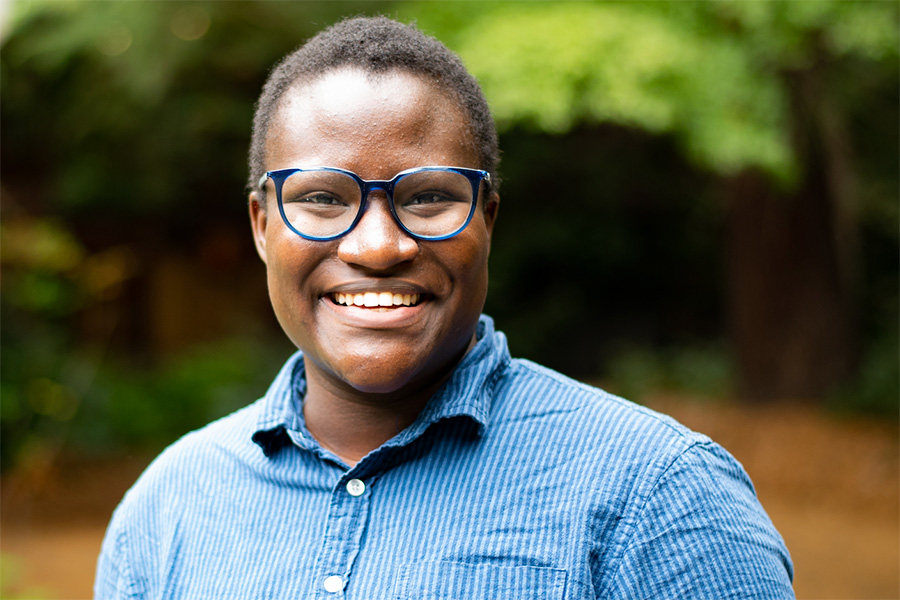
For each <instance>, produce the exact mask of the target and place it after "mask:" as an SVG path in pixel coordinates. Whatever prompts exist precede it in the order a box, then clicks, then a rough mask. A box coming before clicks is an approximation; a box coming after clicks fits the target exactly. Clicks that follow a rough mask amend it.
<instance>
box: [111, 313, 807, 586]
mask: <svg viewBox="0 0 900 600" xmlns="http://www.w3.org/2000/svg"><path fill="white" fill-rule="evenodd" d="M478 338H479V341H478V343H477V345H476V346H475V347H474V348H473V349H472V350H471V351H470V352H469V353H468V355H466V357H465V358H464V359H463V360H462V362H461V363H460V364H459V365H458V366H457V368H456V369H455V371H454V372H453V374H452V375H451V377H450V379H449V380H448V381H447V382H446V384H445V385H444V386H443V387H442V388H441V389H440V390H439V391H438V392H437V394H436V395H435V396H434V398H432V400H431V401H430V403H429V404H428V405H427V407H426V408H425V409H424V410H423V412H422V413H421V415H420V416H419V418H418V419H417V420H416V422H415V423H413V424H412V425H411V426H410V427H408V428H407V429H405V430H404V431H402V432H401V433H400V434H398V435H397V436H396V437H395V438H393V439H391V440H389V441H388V442H386V443H385V444H384V445H383V446H381V447H380V448H378V449H376V450H374V451H373V452H371V453H370V454H369V455H368V456H366V457H365V458H364V459H363V460H361V461H360V462H359V463H358V464H357V465H356V466H355V467H353V468H348V467H347V466H346V465H345V464H343V463H342V461H341V460H340V459H339V458H338V457H337V456H335V455H334V454H332V453H331V452H329V451H328V450H326V449H324V448H323V447H321V446H320V445H319V444H318V443H317V442H316V441H315V440H314V439H313V438H312V437H311V436H310V434H309V432H308V431H307V430H306V427H305V426H304V422H303V413H302V410H301V408H302V402H303V397H304V390H305V379H304V368H303V359H302V356H301V355H300V353H298V354H296V355H294V356H293V357H292V358H291V359H290V360H288V362H287V363H286V364H285V366H284V368H283V369H282V371H281V373H280V374H279V375H278V376H277V378H276V379H275V381H274V382H273V384H272V386H271V387H270V389H269V390H268V392H267V393H266V395H265V396H264V397H263V398H262V399H260V400H259V401H257V402H255V403H253V404H251V405H250V406H248V407H246V408H244V409H242V410H240V411H238V412H236V413H234V414H232V415H230V416H228V417H225V418H223V419H221V420H219V421H216V422H214V423H212V424H210V425H208V426H207V427H205V428H203V429H201V430H199V431H195V432H193V433H190V434H188V435H186V436H185V437H184V438H182V439H181V440H179V441H178V442H176V443H175V444H173V445H172V446H171V447H169V448H168V449H167V450H166V451H165V452H163V453H162V454H161V455H160V456H159V457H158V458H157V459H156V460H155V461H154V463H153V464H152V465H151V466H150V467H149V468H148V469H147V471H146V472H145V473H144V474H143V475H142V476H141V478H140V479H139V480H138V481H137V483H136V484H135V485H134V487H132V489H131V490H129V492H128V493H127V494H126V496H125V498H124V499H123V500H122V503H121V504H120V505H119V507H118V508H117V509H116V512H115V514H114V516H113V519H112V522H111V523H110V525H109V529H108V531H107V534H106V538H105V540H104V542H103V550H102V552H101V555H100V559H99V563H98V568H97V579H96V582H95V596H96V597H97V598H165V599H174V598H242V599H243V598H274V599H283V598H284V599H286V598H321V599H324V600H328V599H335V600H337V599H344V598H346V599H366V600H371V599H383V598H392V599H408V598H430V599H450V598H453V599H478V600H489V599H495V598H505V599H518V598H541V599H549V598H623V599H624V598H628V599H634V598H665V599H674V598H715V599H723V598H765V599H767V600H772V599H776V598H792V597H793V591H792V589H791V578H792V576H793V573H792V565H791V561H790V557H789V555H788V552H787V549H786V548H785V546H784V543H783V541H782V539H781V537H780V536H779V534H778V532H777V531H776V530H775V528H774V527H773V526H772V523H771V521H770V520H769V518H768V517H767V516H766V513H765V512H764V511H763V508H762V506H760V504H759V502H758V501H757V499H756V496H755V493H754V490H753V486H752V484H751V483H750V480H749V478H748V477H747V474H746V473H745V472H744V470H743V469H742V467H741V466H740V464H738V462H737V461H736V460H735V459H734V458H732V457H731V455H729V454H728V453H727V452H726V451H725V450H724V449H722V448H721V447H720V446H718V445H716V444H715V443H713V442H712V441H711V440H709V439H708V438H707V437H705V436H703V435H700V434H697V433H694V432H692V431H690V430H688V429H686V428H685V427H683V426H681V425H679V424H678V423H676V422H675V421H674V420H672V419H670V418H669V417H666V416H663V415H660V414H658V413H655V412H653V411H651V410H648V409H646V408H643V407H640V406H637V405H635V404H632V403H630V402H627V401H625V400H622V399H620V398H617V397H615V396H612V395H609V394H607V393H605V392H603V391H601V390H598V389H596V388H593V387H589V386H586V385H582V384H580V383H577V382H575V381H572V380H570V379H568V378H566V377H564V376H562V375H560V374H558V373H556V372H554V371H551V370H549V369H546V368H543V367H541V366H538V365H536V364H534V363H531V362H528V361H525V360H513V359H510V357H509V353H508V350H507V347H506V339H505V337H504V336H503V334H502V333H499V332H495V331H494V328H493V323H492V321H491V320H490V319H489V318H487V317H482V319H481V321H480V322H479V326H478Z"/></svg>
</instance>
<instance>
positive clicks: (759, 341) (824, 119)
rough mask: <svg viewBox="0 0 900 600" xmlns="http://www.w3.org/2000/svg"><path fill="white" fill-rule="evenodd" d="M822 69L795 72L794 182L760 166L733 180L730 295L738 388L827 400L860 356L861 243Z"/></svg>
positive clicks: (843, 147)
mask: <svg viewBox="0 0 900 600" xmlns="http://www.w3.org/2000/svg"><path fill="white" fill-rule="evenodd" d="M822 84H823V77H822V71H821V69H820V68H818V67H813V68H811V69H809V70H805V71H803V72H801V73H796V74H793V75H792V76H791V77H790V90H791V96H792V98H791V99H792V116H793V121H794V122H793V127H794V130H793V134H794V142H795V148H796V151H797V155H798V157H799V162H800V164H801V176H800V178H801V179H800V181H799V183H798V185H797V186H796V187H795V188H794V189H793V190H792V191H791V192H789V193H787V192H781V191H779V190H778V189H777V188H776V187H775V185H774V184H772V183H771V182H769V181H767V180H766V179H765V178H764V177H763V176H762V175H760V174H758V173H744V174H742V175H740V176H738V177H735V178H733V179H732V180H730V181H729V182H728V195H729V196H730V198H729V201H730V216H729V224H728V240H727V242H726V247H727V252H728V256H727V260H726V265H727V266H728V269H729V272H728V273H727V276H726V281H727V282H728V288H729V289H728V300H727V301H728V302H729V304H730V311H729V312H730V319H731V332H732V340H733V343H734V350H735V357H736V363H737V375H738V392H739V394H740V395H741V397H743V398H745V399H748V400H756V401H764V400H775V399H800V400H806V399H813V400H819V399H822V398H823V397H824V396H825V395H827V394H828V392H829V391H830V390H833V389H834V388H835V386H837V385H839V384H841V383H842V382H844V381H846V380H847V379H848V377H849V376H850V375H851V374H852V371H853V368H854V364H855V359H856V355H857V344H858V342H857V336H858V331H857V315H856V304H857V299H856V290H857V288H858V286H857V265H858V250H857V241H856V215H855V210H854V204H853V200H854V193H853V185H852V176H851V175H852V171H851V168H850V166H849V161H848V159H847V155H848V144H847V142H846V137H847V136H846V135H844V133H843V129H842V128H841V126H840V125H841V124H840V119H839V118H838V116H837V111H835V110H833V107H831V106H830V105H829V104H828V97H829V96H828V95H827V94H824V93H822V90H821V87H822Z"/></svg>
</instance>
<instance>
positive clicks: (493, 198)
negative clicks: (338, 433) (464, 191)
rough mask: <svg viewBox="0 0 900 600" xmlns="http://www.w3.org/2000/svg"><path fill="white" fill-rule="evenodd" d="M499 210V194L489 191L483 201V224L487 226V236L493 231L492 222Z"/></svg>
mask: <svg viewBox="0 0 900 600" xmlns="http://www.w3.org/2000/svg"><path fill="white" fill-rule="evenodd" d="M499 210H500V195H499V194H497V192H491V195H490V197H489V198H487V200H486V201H485V203H484V226H485V227H486V228H487V232H488V236H490V235H491V234H492V233H493V232H494V222H495V221H496V220H497V212H498V211H499Z"/></svg>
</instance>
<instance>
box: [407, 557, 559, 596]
mask: <svg viewBox="0 0 900 600" xmlns="http://www.w3.org/2000/svg"><path fill="white" fill-rule="evenodd" d="M565 589H566V572H565V571H563V570H561V569H551V568H549V567H510V566H498V565H491V564H464V563H455V562H425V563H415V564H406V565H401V566H400V567H399V569H398V571H397V580H396V581H395V583H394V592H393V594H392V595H391V598H394V599H395V600H475V599H477V600H519V599H527V598H540V599H542V600H543V599H547V600H554V599H559V598H562V597H563V594H564V593H565Z"/></svg>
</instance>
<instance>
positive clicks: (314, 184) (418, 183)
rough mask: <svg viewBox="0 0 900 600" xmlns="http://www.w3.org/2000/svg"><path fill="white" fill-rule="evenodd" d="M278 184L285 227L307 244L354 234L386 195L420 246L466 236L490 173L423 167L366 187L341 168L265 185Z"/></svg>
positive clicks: (291, 172) (284, 176)
mask: <svg viewBox="0 0 900 600" xmlns="http://www.w3.org/2000/svg"><path fill="white" fill-rule="evenodd" d="M268 179H271V180H272V181H273V182H274V183H275V194H276V196H277V198H278V210H279V212H280V213H281V218H282V219H283V220H284V222H285V224H286V225H287V226H288V228H290V229H291V230H292V231H293V232H294V233H296V234H297V235H299V236H300V237H303V238H305V239H307V240H314V241H323V242H324V241H327V240H333V239H335V238H339V237H341V236H342V235H346V234H347V233H349V232H350V231H351V230H352V229H353V228H354V227H356V224H357V223H359V220H360V219H361V218H362V215H363V212H365V210H366V204H367V202H368V198H369V194H371V193H372V192H373V191H374V190H382V191H383V192H384V193H385V194H387V197H388V204H389V206H390V209H391V215H393V217H394V220H395V221H396V222H397V224H398V225H399V226H400V228H401V229H403V231H405V232H406V233H408V234H409V235H411V236H412V237H414V238H417V239H420V240H445V239H447V238H451V237H453V236H455V235H457V234H458V233H459V232H461V231H462V230H463V229H465V228H466V226H467V225H468V224H469V221H471V220H472V215H473V214H475V207H476V206H477V205H478V192H479V189H480V188H481V182H482V181H484V182H485V183H486V184H490V180H491V176H490V174H489V173H488V172H487V171H481V170H478V169H464V168H461V167H417V168H414V169H407V170H405V171H401V172H400V173H398V174H397V175H396V176H395V177H394V178H393V179H391V180H390V181H375V180H373V181H366V180H365V179H362V178H360V177H359V175H357V174H356V173H353V172H351V171H345V170H344V169H338V168H335V167H315V168H311V169H279V170H277V171H269V172H267V173H266V174H265V175H264V176H263V177H262V178H261V179H260V180H259V187H260V188H263V187H264V186H265V184H266V181H267V180H268Z"/></svg>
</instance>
